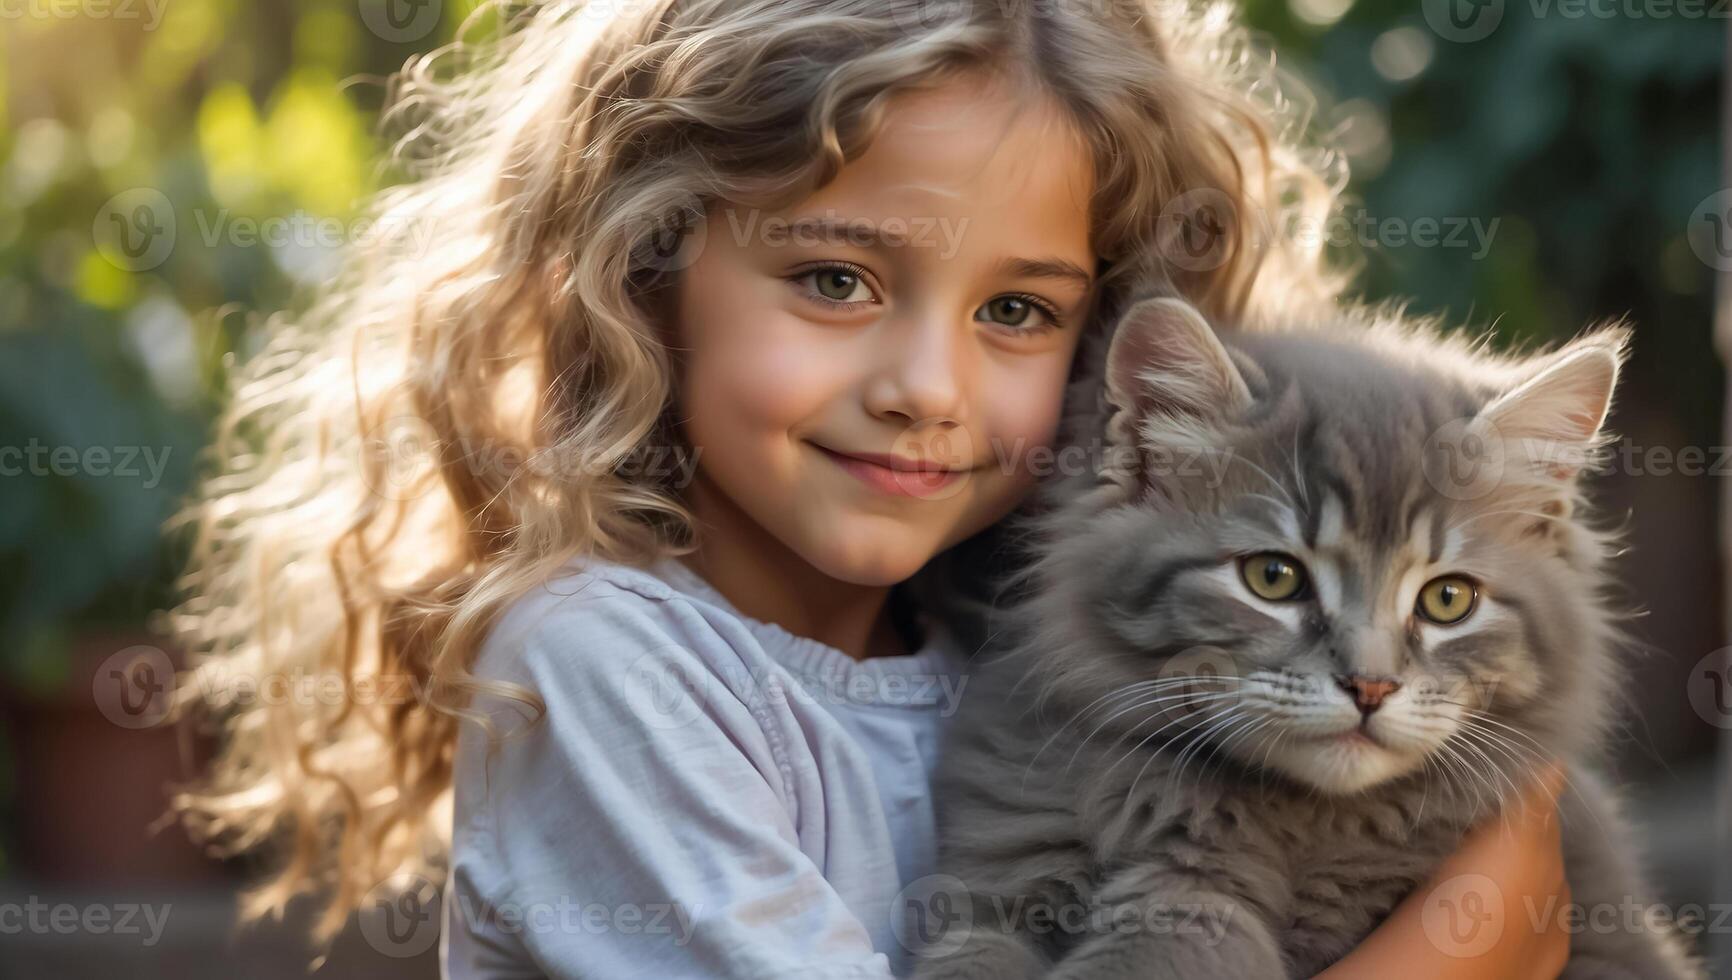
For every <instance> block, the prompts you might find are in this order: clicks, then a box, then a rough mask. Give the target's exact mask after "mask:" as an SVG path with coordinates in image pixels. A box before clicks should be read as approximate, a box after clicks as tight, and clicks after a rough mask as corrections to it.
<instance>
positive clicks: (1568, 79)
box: [1246, 0, 1727, 444]
mask: <svg viewBox="0 0 1732 980" xmlns="http://www.w3.org/2000/svg"><path fill="white" fill-rule="evenodd" d="M1452 2H1456V0H1423V2H1416V0H1248V2H1247V11H1246V14H1247V18H1248V19H1249V20H1250V21H1251V22H1252V23H1254V24H1255V25H1257V26H1258V27H1259V28H1260V29H1262V30H1264V31H1266V32H1268V34H1269V35H1270V36H1271V37H1272V39H1273V40H1274V43H1275V45H1276V47H1277V49H1278V51H1279V52H1280V54H1281V56H1282V57H1283V58H1285V59H1286V60H1287V62H1288V64H1289V65H1290V66H1291V67H1293V68H1295V69H1296V70H1297V71H1299V72H1300V73H1301V74H1303V75H1305V76H1306V77H1307V78H1309V79H1311V80H1312V81H1313V82H1314V83H1315V85H1316V87H1317V88H1318V89H1319V90H1320V92H1322V93H1323V94H1324V96H1325V101H1324V107H1323V108H1322V109H1321V110H1320V119H1319V122H1320V123H1321V124H1322V125H1323V128H1325V129H1331V128H1333V130H1334V131H1335V132H1336V133H1337V134H1338V136H1339V138H1340V141H1341V143H1342V145H1343V146H1344V147H1345V148H1346V150H1347V152H1348V154H1349V157H1350V160H1351V162H1352V164H1353V168H1352V169H1353V177H1354V180H1353V185H1352V191H1353V193H1354V194H1355V196H1356V197H1357V198H1358V200H1359V202H1360V204H1361V205H1362V206H1363V209H1364V212H1365V214H1366V215H1367V216H1368V217H1370V218H1373V219H1378V220H1383V219H1396V221H1398V222H1399V224H1398V225H1397V227H1403V228H1406V229H1410V230H1411V229H1414V228H1416V227H1417V225H1416V223H1417V222H1419V221H1420V220H1422V219H1433V220H1439V221H1444V222H1448V221H1458V220H1465V221H1468V222H1471V221H1474V220H1478V221H1479V222H1480V226H1481V228H1487V227H1490V226H1491V223H1492V222H1494V221H1495V222H1496V226H1495V232H1494V233H1493V234H1492V235H1491V239H1490V243H1489V247H1488V248H1487V249H1486V250H1485V252H1484V254H1483V256H1479V257H1476V255H1475V252H1476V249H1475V248H1474V247H1473V243H1471V242H1469V243H1468V245H1467V247H1419V246H1415V245H1412V244H1403V243H1399V242H1396V241H1389V242H1383V243H1381V244H1377V245H1374V247H1373V248H1371V249H1370V250H1369V252H1368V254H1367V264H1366V269H1365V276H1364V280H1363V281H1364V283H1365V288H1366V292H1367V293H1368V294H1370V295H1373V296H1377V297H1384V296H1409V297H1412V298H1413V299H1414V301H1415V303H1414V305H1415V308H1417V309H1423V310H1435V311H1443V310H1447V311H1449V312H1450V314H1451V315H1452V316H1454V317H1456V318H1458V319H1472V320H1473V321H1475V325H1477V326H1483V325H1485V324H1487V323H1489V322H1491V321H1493V320H1494V319H1495V320H1496V321H1497V323H1498V327H1499V333H1500V334H1501V335H1503V336H1504V337H1506V338H1516V339H1530V340H1532V339H1547V338H1557V337H1564V336H1569V335H1571V334H1573V333H1575V332H1576V331H1578V330H1581V329H1582V328H1583V327H1584V326H1586V325H1587V324H1588V323H1589V322H1591V321H1593V320H1597V319H1601V318H1605V317H1610V316H1618V315H1623V314H1629V315H1630V316H1631V317H1632V319H1633V320H1634V321H1635V322H1636V324H1637V330H1638V334H1637V342H1636V357H1637V363H1636V364H1635V365H1634V370H1633V371H1632V372H1631V373H1632V377H1631V382H1632V383H1633V384H1634V385H1635V386H1636V389H1635V390H1630V391H1627V393H1626V399H1628V400H1631V401H1641V402H1642V403H1643V404H1644V405H1646V406H1648V407H1650V408H1653V409H1655V410H1658V411H1660V412H1663V413H1665V414H1668V415H1671V416H1673V417H1675V418H1678V419H1681V420H1684V422H1685V424H1686V425H1687V426H1688V427H1689V428H1688V431H1687V432H1686V433H1685V435H1686V437H1687V438H1688V439H1689V440H1691V441H1693V442H1696V443H1698V444H1711V443H1715V442H1717V441H1718V440H1719V436H1720V433H1719V432H1718V419H1719V387H1720V380H1719V379H1720V374H1721V372H1720V368H1719V365H1718V364H1717V363H1715V361H1714V359H1713V358H1712V357H1708V356H1704V354H1705V353H1706V352H1708V351H1710V350H1711V349H1712V347H1711V343H1710V339H1709V338H1710V335H1711V310H1712V291H1713V272H1714V270H1713V269H1712V268H1710V267H1709V266H1708V265H1707V264H1705V263H1704V262H1702V261H1701V260H1699V259H1698V258H1697V257H1696V255H1695V253H1694V252H1692V250H1691V247H1690V244H1689V242H1688V241H1687V239H1686V234H1687V232H1688V228H1689V223H1690V221H1691V220H1692V213H1693V212H1694V211H1695V210H1696V208H1697V206H1698V205H1699V204H1700V203H1701V202H1702V201H1703V200H1704V199H1705V198H1707V197H1708V196H1710V195H1712V194H1714V193H1715V192H1716V191H1717V190H1718V189H1719V186H1718V185H1719V154H1720V139H1721V136H1720V132H1719V118H1720V116H1719V92H1720V82H1719V79H1720V72H1721V70H1722V61H1723V59H1724V52H1725V46H1726V43H1727V40H1726V39H1727V25H1726V22H1725V19H1724V15H1723V14H1719V15H1716V14H1713V10H1714V5H1713V4H1711V3H1703V4H1699V5H1696V6H1694V7H1692V6H1691V5H1690V4H1688V3H1677V4H1671V3H1653V2H1642V0H1625V2H1621V3H1616V4H1614V3H1609V2H1599V3H1591V4H1582V3H1570V2H1568V0H1487V2H1486V3H1483V4H1479V5H1477V6H1478V10H1479V12H1481V13H1484V14H1485V15H1486V18H1485V19H1484V20H1482V21H1481V22H1479V23H1478V24H1477V25H1476V28H1477V29H1475V30H1473V31H1469V32H1465V33H1464V32H1461V31H1458V30H1455V29H1454V28H1453V26H1452V24H1451V22H1449V21H1447V20H1445V19H1443V18H1445V17H1447V16H1449V8H1448V7H1447V6H1446V4H1447V3H1452ZM1605 12H1611V13H1615V14H1617V16H1610V17H1607V16H1600V15H1599V14H1601V13H1605ZM1692 13H1694V16H1692ZM1433 20H1436V21H1437V22H1438V25H1439V26H1433V24H1432V21H1433ZM1482 33H1483V34H1484V36H1483V37H1479V36H1478V35H1480V34H1482ZM1456 37H1469V38H1476V37H1477V39H1474V40H1455V39H1452V38H1456Z"/></svg>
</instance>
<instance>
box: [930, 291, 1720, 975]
mask: <svg viewBox="0 0 1732 980" xmlns="http://www.w3.org/2000/svg"><path fill="white" fill-rule="evenodd" d="M1628 340H1629V336H1628V331H1627V330H1626V329H1625V328H1623V327H1619V326H1610V327H1605V328H1602V329H1600V330H1597V331H1595V332H1591V333H1588V334H1586V335H1584V336H1582V337H1580V338H1578V339H1577V340H1575V341H1574V342H1572V343H1569V344H1567V345H1565V346H1563V347H1562V348H1560V349H1558V350H1555V351H1552V352H1549V353H1543V354H1538V355H1530V356H1525V357H1518V356H1498V355H1494V354H1492V353H1489V352H1487V351H1485V350H1482V349H1478V348H1475V347H1471V346H1469V345H1467V344H1466V343H1463V342H1462V341H1460V340H1457V339H1454V338H1450V337H1447V336H1443V335H1440V334H1437V333H1436V332H1435V331H1433V330H1431V329H1430V328H1429V326H1423V325H1413V324H1405V325H1404V324H1400V323H1395V322H1385V323H1372V324H1370V325H1365V324H1361V323H1358V322H1351V323H1349V322H1341V323H1333V324H1320V325H1316V326H1295V327H1292V328H1290V329H1286V330H1281V331H1274V332H1259V333H1239V334H1231V335H1227V336H1225V337H1224V338H1223V337H1219V336H1217V335H1216V333H1215V331H1214V330H1212V329H1211V327H1210V325H1209V324H1208V323H1207V322H1205V321H1204V319H1203V318H1202V317H1201V316H1200V315H1199V314H1198V313H1197V311H1196V310H1194V309H1193V308H1191V307H1190V306H1188V305H1186V304H1185V303H1183V302H1181V301H1178V300H1175V299H1169V298H1156V299H1147V300H1144V301H1142V302H1139V303H1137V304H1135V305H1134V306H1133V307H1132V308H1131V309H1130V310H1129V311H1128V312H1126V313H1125V315H1124V316H1123V317H1122V318H1121V320H1120V322H1119V325H1118V329H1117V330H1116V332H1115V333H1114V335H1113V337H1112V340H1111V346H1110V348H1109V349H1108V350H1107V352H1106V354H1105V357H1104V361H1103V360H1101V359H1098V358H1097V362H1099V363H1100V368H1099V370H1102V371H1104V374H1105V377H1104V383H1103V384H1101V385H1100V386H1099V388H1098V389H1097V390H1100V391H1102V392H1104V394H1103V395H1102V396H1101V401H1100V404H1099V409H1098V410H1099V412H1100V415H1099V416H1098V419H1097V421H1098V423H1099V431H1104V432H1105V433H1106V436H1107V445H1108V446H1109V447H1110V448H1111V449H1113V450H1114V451H1113V452H1112V453H1111V454H1110V459H1109V462H1108V463H1107V464H1106V465H1104V466H1102V467H1101V468H1100V469H1099V471H1098V472H1091V473H1088V474H1085V475H1084V476H1083V477H1081V478H1080V479H1078V478H1073V479H1071V480H1070V481H1068V482H1064V481H1059V482H1056V483H1054V484H1052V486H1051V487H1050V488H1049V489H1048V491H1047V492H1048V498H1047V501H1046V502H1047V504H1048V509H1047V510H1046V512H1045V513H1044V514H1043V515H1042V516H1041V517H1040V518H1039V519H1038V521H1037V522H1036V524H1035V526H1034V528H1033V531H1034V536H1033V540H1034V541H1035V542H1036V560H1035V561H1034V562H1033V563H1031V565H1030V566H1029V567H1028V569H1027V571H1026V574H1025V577H1024V580H1023V585H1024V586H1025V588H1024V597H1023V598H1022V599H1021V600H1020V601H1018V602H1017V603H1016V604H1014V605H1013V607H1012V608H1011V609H1010V610H1009V611H1008V612H1007V615H1008V616H1009V623H1010V628H1009V629H1008V630H1006V631H1005V632H1006V633H1007V634H1008V635H1009V636H1010V637H1011V639H1009V640H1008V641H1006V642H1005V644H1004V647H1005V649H1003V650H1002V651H1001V653H1000V654H999V655H995V656H993V657H991V658H990V659H989V660H987V661H986V662H984V663H982V664H981V665H980V666H979V667H978V668H977V669H976V670H975V671H974V673H973V674H972V675H971V677H970V680H969V689H968V696H967V697H965V698H964V699H963V704H962V707H961V711H960V714H959V716H958V718H957V719H956V720H955V723H954V727H953V728H952V730H951V734H950V735H949V736H948V738H949V744H948V746H947V748H946V753H945V755H946V758H945V761H944V762H943V763H942V764H941V767H940V772H939V774H938V778H937V793H938V807H939V820H940V839H941V843H940V855H939V872H940V874H939V875H937V876H934V877H933V878H932V879H929V880H928V881H927V884H931V885H932V886H933V887H932V888H931V889H929V890H927V892H926V893H925V894H924V895H922V896H917V897H920V898H924V899H925V902H924V904H921V905H920V906H919V908H920V910H921V912H922V913H923V915H922V917H921V921H918V922H916V923H914V924H913V928H914V929H915V930H916V934H918V935H921V936H923V937H924V938H925V939H926V940H927V943H926V945H925V946H924V947H923V948H922V949H920V950H919V951H918V956H917V962H918V965H919V968H918V973H917V975H918V976H919V977H921V978H962V977H969V978H989V980H1015V978H1023V977H1037V976H1038V977H1048V976H1051V977H1086V978H1090V980H1110V978H1114V977H1139V978H1174V980H1177V978H1186V980H1215V978H1220V980H1269V978H1280V977H1295V978H1296V977H1309V976H1312V975H1314V974H1315V973H1317V972H1318V971H1320V970H1322V969H1323V968H1325V967H1326V966H1328V965H1329V964H1330V963H1332V962H1334V961H1335V960H1337V959H1338V958H1340V957H1341V956H1342V955H1344V954H1345V953H1346V952H1347V951H1348V950H1350V949H1352V948H1353V947H1354V946H1355V945H1357V944H1358V943H1359V942H1360V941H1361V940H1362V939H1363V938H1364V937H1365V936H1366V935H1367V934H1368V933H1369V932H1370V931H1371V930H1372V929H1373V928H1374V927H1375V926H1376V925H1377V924H1378V922H1379V921H1381V920H1382V919H1383V917H1384V916H1385V915H1387V914H1388V913H1389V911H1390V910H1391V909H1392V908H1393V907H1394V906H1395V905H1396V904H1397V903H1398V902H1399V901H1400V900H1401V899H1402V898H1404V897H1405V896H1406V895H1407V894H1408V893H1409V892H1410V891H1412V890H1413V888H1414V887H1415V886H1416V885H1418V884H1420V883H1421V882H1423V881H1425V880H1426V878H1427V877H1428V875H1429V874H1430V872H1431V871H1432V870H1433V869H1434V868H1435V867H1436V866H1437V865H1438V864H1439V862H1440V861H1441V860H1442V859H1443V858H1444V857H1445V856H1447V855H1448V854H1450V853H1452V852H1453V851H1454V850H1455V848H1456V847H1457V846H1458V845H1459V843H1460V842H1461V840H1462V837H1463V835H1464V833H1465V832H1466V831H1467V830H1468V829H1469V828H1470V827H1472V826H1473V825H1475V824H1477V823H1479V822H1481V821H1483V820H1486V819H1488V818H1495V817H1496V815H1497V814H1498V813H1499V811H1500V805H1501V803H1502V802H1504V801H1505V800H1512V801H1513V798H1514V796H1515V795H1516V790H1517V787H1525V786H1526V785H1527V784H1528V781H1529V780H1530V779H1531V778H1532V775H1533V773H1534V772H1536V771H1537V767H1538V764H1539V763H1540V761H1541V760H1544V759H1548V758H1557V759H1561V760H1563V761H1564V763H1565V765H1566V772H1567V775H1568V779H1569V782H1568V784H1567V788H1566V789H1565V791H1564V793H1563V795H1562V796H1561V797H1560V800H1559V807H1560V813H1561V815H1562V820H1563V824H1562V828H1563V830H1562V832H1563V838H1564V848H1565V863H1566V867H1567V874H1568V877H1569V881H1570V885H1571V888H1572V892H1573V901H1574V902H1575V903H1576V904H1578V905H1581V906H1584V907H1585V908H1587V909H1594V908H1595V907H1596V906H1600V905H1602V904H1607V903H1609V904H1611V905H1614V906H1617V907H1618V908H1620V909H1622V908H1624V907H1626V906H1627V905H1628V904H1629V903H1632V902H1634V903H1638V904H1642V903H1649V902H1651V901H1652V897H1653V891H1652V889H1651V888H1650V887H1649V886H1648V884H1647V883H1646V881H1645V880H1644V879H1643V877H1642V875H1641V872H1640V871H1639V869H1638V867H1637V866H1636V862H1635V860H1634V859H1633V857H1632V852H1633V847H1632V843H1631V841H1632V835H1631V834H1630V833H1629V832H1628V830H1627V829H1626V827H1625V825H1624V823H1623V821H1622V820H1621V818H1620V816H1619V814H1618V810H1617V807H1616V806H1615V803H1616V800H1615V798H1614V797H1613V795H1612V794H1611V793H1610V792H1608V790H1607V788H1606V787H1605V785H1604V784H1603V783H1602V782H1601V781H1600V779H1599V778H1597V777H1596V776H1595V774H1594V771H1593V770H1592V768H1590V765H1591V764H1592V763H1593V762H1594V761H1595V758H1596V755H1597V753H1598V752H1599V751H1600V750H1601V748H1602V747H1603V745H1604V742H1605V740H1606V735H1607V733H1608V728H1609V725H1610V723H1611V721H1612V718H1613V710H1612V704H1611V702H1612V697H1613V688H1614V685H1616V684H1617V683H1619V666H1618V663H1617V662H1616V659H1615V654H1616V649H1617V646H1618V644H1617V640H1618V637H1619V631H1618V621H1617V616H1616V614H1615V613H1614V612H1613V610H1612V609H1611V607H1610V604H1609V603H1608V602H1607V601H1606V597H1605V595H1604V592H1605V586H1606V584H1607V575H1606V571H1605V568H1604V566H1605V563H1606V561H1607V558H1608V555H1609V552H1610V550H1611V547H1612V543H1613V542H1612V538H1611V535H1610V534H1609V533H1608V532H1606V531H1603V530H1601V529H1598V528H1596V527H1594V526H1592V525H1591V524H1590V523H1588V522H1587V521H1585V520H1583V519H1582V516H1581V514H1580V505H1581V503H1582V501H1581V496H1580V490H1579V487H1578V481H1577V476H1578V473H1579V471H1580V470H1581V469H1582V468H1583V465H1584V464H1585V463H1586V462H1588V461H1589V460H1590V459H1591V457H1592V454H1593V453H1594V452H1595V451H1596V450H1597V449H1598V448H1600V447H1601V446H1603V445H1604V443H1605V441H1606V440H1607V439H1608V438H1609V437H1608V436H1607V435H1606V434H1605V433H1604V432H1603V431H1602V424H1603V422H1604V419H1605V417H1606V414H1607V411H1608V408H1609V405H1610V401H1611V397H1612V392H1613V389H1614V387H1615V384H1616V379H1617V374H1618V370H1619V367H1620V365H1621V364H1622V362H1623V359H1624V357H1625V351H1626V347H1627V344H1628ZM1471 891H1473V889H1471V888H1469V889H1466V890H1465V891H1464V894H1463V895H1462V896H1459V898H1460V899H1461V902H1462V903H1465V904H1460V906H1459V907H1458V908H1452V909H1450V911H1451V912H1452V913H1459V916H1460V919H1459V921H1457V919H1456V918H1453V917H1452V918H1451V919H1450V921H1448V922H1441V921H1440V922H1439V928H1440V929H1449V928H1454V929H1455V930H1456V931H1455V932H1453V933H1448V934H1440V935H1439V936H1438V939H1439V941H1440V942H1441V943H1453V944H1458V946H1459V948H1458V949H1457V950H1456V951H1457V952H1460V953H1470V952H1472V946H1473V943H1474V942H1475V941H1476V937H1475V936H1474V934H1473V933H1474V929H1473V927H1474V926H1475V924H1476V923H1477V922H1479V921H1480V920H1481V919H1483V917H1484V912H1485V909H1484V908H1483V906H1482V905H1476V904H1474V903H1476V902H1479V903H1483V902H1484V901H1486V900H1488V898H1489V899H1490V900H1495V899H1496V897H1495V896H1487V895H1484V894H1478V893H1476V894H1467V892H1471ZM1509 904H1510V906H1511V907H1509V908H1506V909H1505V915H1504V919H1503V922H1504V928H1529V927H1530V926H1529V925H1528V923H1529V921H1530V915H1538V914H1544V913H1545V912H1546V910H1545V909H1543V908H1539V909H1530V908H1528V907H1524V905H1523V903H1522V902H1520V901H1518V900H1516V899H1515V898H1513V897H1512V898H1511V899H1510V902H1509ZM1644 907H1651V906H1646V905H1644ZM1553 912H1554V914H1555V912H1556V910H1553ZM1623 922H1624V919H1623V914H1622V913H1621V912H1620V913H1619V923H1620V926H1619V928H1616V929H1614V930H1612V931H1610V932H1602V931H1597V930H1595V929H1582V930H1580V931H1579V932H1576V933H1574V934H1573V935H1572V937H1571V941H1572V945H1571V960H1570V964H1569V968H1568V970H1567V972H1566V974H1565V975H1566V976H1568V977H1572V978H1578V977H1629V978H1640V980H1664V978H1682V977H1699V976H1701V975H1702V972H1701V968H1700V967H1699V966H1698V965H1697V964H1696V963H1695V962H1694V961H1693V960H1692V959H1691V958H1690V957H1689V955H1688V954H1687V953H1686V950H1685V947H1684V944H1683V943H1682V941H1681V940H1680V938H1679V937H1678V936H1677V935H1676V933H1675V932H1673V931H1671V930H1670V929H1668V928H1664V927H1662V926H1659V925H1654V926H1652V927H1644V928H1637V929H1631V928H1629V927H1627V926H1624V925H1623Z"/></svg>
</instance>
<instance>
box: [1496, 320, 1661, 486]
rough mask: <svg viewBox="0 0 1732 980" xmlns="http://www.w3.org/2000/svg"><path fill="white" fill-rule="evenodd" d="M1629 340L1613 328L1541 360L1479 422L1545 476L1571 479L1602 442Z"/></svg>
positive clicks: (1627, 331) (1623, 329)
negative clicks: (1485, 425)
mask: <svg viewBox="0 0 1732 980" xmlns="http://www.w3.org/2000/svg"><path fill="white" fill-rule="evenodd" d="M1630 334H1631V332H1630V329H1629V328H1628V327H1626V326H1623V325H1621V324H1616V325H1612V326H1608V327H1602V328H1600V329H1598V330H1596V331H1594V332H1592V333H1589V334H1585V335H1583V336H1581V337H1579V338H1577V339H1576V340H1574V341H1572V342H1571V343H1569V344H1567V345H1565V346H1564V347H1562V348H1561V349H1559V350H1558V351H1556V352H1554V353H1552V354H1550V355H1547V356H1546V357H1544V358H1542V359H1541V360H1540V362H1539V364H1538V367H1537V369H1536V370H1535V371H1534V372H1532V373H1531V374H1529V375H1528V376H1527V377H1526V378H1525V379H1524V380H1522V381H1521V383H1519V384H1517V385H1516V386H1515V387H1514V388H1512V389H1510V390H1509V391H1507V392H1505V393H1504V394H1503V395H1501V396H1499V397H1498V398H1496V399H1495V400H1493V401H1492V403H1491V404H1489V405H1487V406H1486V407H1485V409H1484V410H1483V411H1482V412H1481V413H1480V418H1481V419H1483V420H1484V421H1486V422H1487V423H1489V424H1490V426H1491V427H1492V431H1494V432H1496V433H1497V434H1498V435H1499V436H1500V437H1501V438H1502V439H1503V440H1504V443H1505V445H1506V446H1512V448H1518V449H1520V450H1522V454H1523V455H1524V456H1525V457H1526V458H1527V459H1528V460H1529V461H1530V462H1532V463H1534V464H1536V465H1537V466H1538V467H1540V468H1542V469H1543V470H1544V471H1545V473H1546V475H1548V476H1550V477H1551V478H1553V479H1557V480H1569V479H1572V478H1573V477H1575V475H1576V474H1577V473H1578V472H1580V470H1581V469H1582V468H1583V466H1585V465H1586V464H1587V461H1588V458H1589V456H1590V454H1591V453H1592V451H1593V450H1594V448H1595V447H1596V446H1597V445H1598V443H1599V441H1600V433H1601V429H1602V428H1603V427H1604V426H1605V423H1606V415H1607V413H1608V412H1609V411H1610V410H1611V405H1612V393H1613V391H1614V390H1615V389H1616V388H1617V385H1618V372H1619V370H1620V369H1621V368H1622V367H1623V364H1624V361H1625V360H1626V359H1627V358H1628V356H1629V345H1630Z"/></svg>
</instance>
